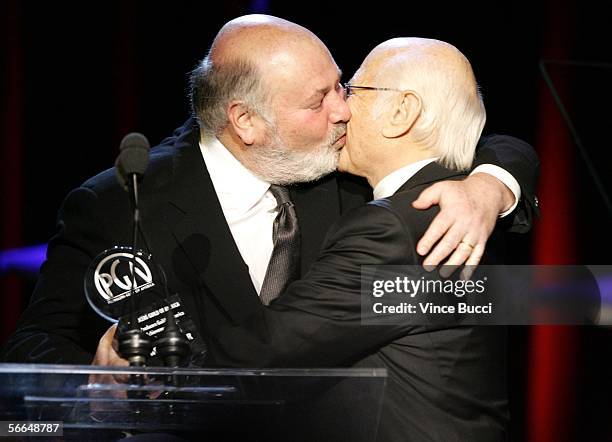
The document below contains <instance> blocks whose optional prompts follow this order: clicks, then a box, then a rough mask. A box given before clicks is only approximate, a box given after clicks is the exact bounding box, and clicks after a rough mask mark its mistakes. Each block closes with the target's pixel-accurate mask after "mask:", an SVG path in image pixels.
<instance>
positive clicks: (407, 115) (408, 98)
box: [382, 90, 423, 138]
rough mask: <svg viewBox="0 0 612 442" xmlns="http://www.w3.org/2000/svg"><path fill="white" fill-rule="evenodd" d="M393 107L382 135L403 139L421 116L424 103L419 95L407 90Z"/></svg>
mask: <svg viewBox="0 0 612 442" xmlns="http://www.w3.org/2000/svg"><path fill="white" fill-rule="evenodd" d="M392 106H393V107H392V109H391V112H390V114H389V116H388V118H387V122H386V123H385V124H384V126H383V128H382V135H383V136H384V137H386V138H397V137H401V136H402V135H404V134H406V133H407V132H408V131H410V129H411V128H412V126H414V123H416V121H417V120H418V118H419V116H420V115H421V110H422V106H423V103H422V101H421V96H420V95H419V94H418V93H416V92H415V91H411V90H405V91H402V93H401V95H400V97H399V98H398V99H397V100H396V101H395V102H394V103H393V105H392Z"/></svg>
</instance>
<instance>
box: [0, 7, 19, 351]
mask: <svg viewBox="0 0 612 442" xmlns="http://www.w3.org/2000/svg"><path fill="white" fill-rule="evenodd" d="M0 8H1V9H0V11H1V12H0V35H2V39H1V41H2V43H0V44H3V45H5V47H4V48H3V51H2V53H3V54H4V60H3V66H4V73H3V77H4V78H3V84H2V86H1V87H2V89H1V91H2V96H1V98H0V108H1V112H2V114H1V120H0V158H1V160H0V164H1V165H2V173H1V174H0V180H2V181H1V187H0V188H1V189H2V193H3V195H2V199H1V201H2V202H1V203H0V204H2V212H1V213H2V220H1V221H0V225H2V232H1V235H2V237H1V238H0V241H1V243H0V250H5V249H12V248H16V247H20V246H21V245H22V234H23V232H22V213H23V206H22V204H23V175H22V170H23V164H22V161H23V155H22V152H23V148H24V146H23V111H24V109H23V93H24V83H23V81H22V79H23V51H22V28H21V25H22V10H21V4H20V2H19V1H18V0H7V1H6V2H4V4H3V6H2V7H0ZM0 293H1V294H2V296H1V298H0V299H1V301H0V303H1V305H2V311H1V313H0V317H1V319H2V326H1V329H0V334H1V336H0V340H2V341H4V339H5V338H6V337H7V336H8V335H9V334H10V333H11V332H12V331H13V329H14V327H15V323H16V321H17V317H18V315H19V312H20V310H21V281H20V279H19V278H18V276H16V275H5V276H0Z"/></svg>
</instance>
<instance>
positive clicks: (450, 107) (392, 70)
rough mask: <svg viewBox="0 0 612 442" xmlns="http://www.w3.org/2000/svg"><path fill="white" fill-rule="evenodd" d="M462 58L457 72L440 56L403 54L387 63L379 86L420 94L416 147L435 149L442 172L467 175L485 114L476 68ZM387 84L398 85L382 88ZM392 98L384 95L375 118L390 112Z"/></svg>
mask: <svg viewBox="0 0 612 442" xmlns="http://www.w3.org/2000/svg"><path fill="white" fill-rule="evenodd" d="M438 43H440V42H438ZM448 46H450V47H452V46H451V45H448ZM455 50H456V49H455ZM457 52H458V51H457ZM459 54H460V53H459ZM461 57H462V58H463V59H464V61H465V63H464V66H462V67H457V68H456V69H457V70H456V71H455V68H454V67H453V68H451V69H449V67H448V64H445V63H441V62H440V61H439V59H438V58H437V57H436V56H435V55H434V56H432V55H429V54H422V53H420V52H417V53H412V52H408V53H406V54H404V53H402V54H401V55H396V56H394V57H392V58H391V59H390V60H389V61H388V62H387V63H385V65H384V68H383V69H381V72H380V74H379V75H378V78H377V84H378V83H380V84H381V85H383V86H384V87H396V88H398V89H401V90H406V89H409V90H412V91H414V92H416V93H417V94H418V95H419V96H420V97H421V100H422V110H421V115H420V116H419V118H418V119H417V121H416V123H415V125H414V127H413V128H412V131H411V132H412V133H411V137H412V138H411V139H412V141H414V142H415V143H418V144H420V145H422V146H423V147H425V148H427V149H432V150H433V151H434V152H435V153H436V156H438V157H439V158H438V162H439V163H440V164H442V165H443V166H445V167H448V168H449V169H454V170H459V171H464V170H469V169H470V168H471V166H472V161H473V159H474V153H475V151H476V145H477V144H478V140H479V138H480V135H481V133H482V129H483V127H484V125H485V121H486V111H485V107H484V103H483V100H482V95H481V93H480V91H479V88H478V85H477V84H476V81H475V80H474V76H473V73H472V68H471V66H470V64H469V62H468V61H467V59H465V57H463V55H462V54H461ZM459 69H465V70H466V71H463V72H460V71H459ZM467 70H469V71H467ZM466 76H467V78H470V79H472V80H473V81H471V83H472V84H466V83H470V82H466V81H465V78H466ZM385 80H387V81H389V80H391V81H392V83H395V84H392V85H389V84H387V83H385V84H383V82H384V81H385ZM392 98H393V97H392V96H391V95H390V94H379V96H378V99H377V102H376V104H375V105H374V110H373V115H374V117H375V118H379V117H380V116H381V115H382V113H383V111H384V110H385V109H388V105H389V104H390V102H391V100H392Z"/></svg>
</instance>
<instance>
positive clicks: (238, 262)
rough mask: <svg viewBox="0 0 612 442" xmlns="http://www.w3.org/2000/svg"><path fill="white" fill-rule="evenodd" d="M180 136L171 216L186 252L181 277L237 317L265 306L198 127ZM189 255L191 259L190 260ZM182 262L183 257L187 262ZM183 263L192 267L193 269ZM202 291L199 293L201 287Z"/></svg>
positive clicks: (176, 264) (175, 261) (179, 258)
mask: <svg viewBox="0 0 612 442" xmlns="http://www.w3.org/2000/svg"><path fill="white" fill-rule="evenodd" d="M188 132H189V133H184V134H183V135H181V136H180V137H179V138H178V139H177V143H176V146H177V150H178V152H179V153H178V154H177V156H176V158H175V163H174V173H173V176H174V184H173V190H172V195H171V198H170V201H169V207H168V213H169V214H170V216H168V217H167V219H168V220H169V222H170V223H172V227H171V228H172V230H173V234H174V237H175V239H176V241H177V243H178V246H179V249H180V250H181V251H182V253H183V256H177V257H173V265H174V267H175V271H176V273H177V276H178V277H179V278H180V279H182V280H183V282H184V283H187V284H189V285H191V286H193V285H194V283H196V284H197V285H203V286H204V288H205V292H207V293H209V294H211V295H212V296H213V297H214V298H215V299H216V301H217V303H218V304H219V305H220V306H221V308H222V309H223V310H224V311H225V312H226V314H227V315H228V316H229V317H230V318H231V319H232V320H234V321H237V320H239V319H240V318H243V317H244V316H246V315H247V314H249V313H250V312H252V311H253V309H256V308H259V307H260V301H259V297H258V296H257V292H256V291H255V288H254V287H253V283H252V281H251V278H250V276H249V269H248V267H247V265H246V264H245V263H244V261H243V260H242V257H241V255H240V252H239V251H238V248H237V247H236V244H235V242H234V238H233V236H232V233H231V231H230V229H229V226H228V225H227V222H226V220H225V216H224V215H223V210H222V209H221V204H220V203H219V200H218V199H217V195H216V193H215V190H214V187H213V184H212V181H211V179H210V176H209V174H208V171H207V169H206V164H205V163H204V159H203V158H202V154H201V152H200V148H199V145H198V136H197V135H198V133H199V132H198V129H197V127H194V128H192V129H191V130H190V131H188ZM185 258H186V261H185ZM181 261H183V262H182V263H181ZM182 267H191V269H192V270H193V271H195V274H196V275H197V277H196V279H195V280H194V278H193V273H192V272H189V270H186V269H184V268H182ZM196 292H199V291H196Z"/></svg>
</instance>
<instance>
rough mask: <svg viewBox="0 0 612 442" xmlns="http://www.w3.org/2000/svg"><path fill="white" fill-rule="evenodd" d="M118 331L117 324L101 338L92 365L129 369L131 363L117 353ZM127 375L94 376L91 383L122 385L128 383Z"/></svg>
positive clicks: (91, 377)
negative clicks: (116, 337) (116, 336)
mask: <svg viewBox="0 0 612 442" xmlns="http://www.w3.org/2000/svg"><path fill="white" fill-rule="evenodd" d="M116 330H117V324H115V325H113V326H111V327H110V328H109V329H108V330H106V333H104V335H103V336H102V337H101V338H100V341H99V343H98V348H97V350H96V355H95V356H94V359H93V361H92V362H91V365H105V366H113V367H128V366H129V365H130V363H129V362H128V361H127V360H125V359H123V358H121V356H119V354H118V353H117V340H116V339H115V332H116ZM127 378H128V376H127V375H112V376H111V375H106V374H93V375H91V376H90V379H89V381H90V383H91V382H92V381H93V382H95V383H122V382H126V381H127Z"/></svg>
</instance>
